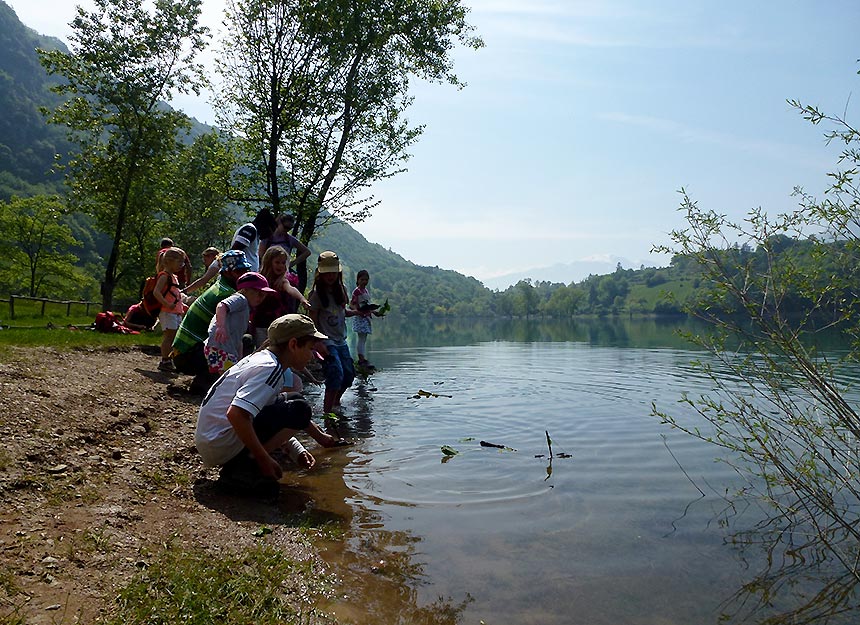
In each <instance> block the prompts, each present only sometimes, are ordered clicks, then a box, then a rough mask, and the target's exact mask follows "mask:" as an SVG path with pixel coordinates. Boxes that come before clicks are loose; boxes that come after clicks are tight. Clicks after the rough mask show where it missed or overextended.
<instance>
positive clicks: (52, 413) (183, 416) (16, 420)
mask: <svg viewBox="0 0 860 625" xmlns="http://www.w3.org/2000/svg"><path fill="white" fill-rule="evenodd" d="M4 360H5V362H4V363H2V364H0V398H2V412H0V501H2V503H0V623H3V622H18V621H17V620H14V619H15V617H22V618H23V621H22V622H26V623H33V624H41V623H46V624H47V623H52V624H56V623H74V622H86V623H90V622H94V621H97V620H99V619H100V618H103V617H105V616H106V615H109V614H110V612H111V610H112V609H113V598H114V597H115V595H116V591H117V589H119V588H120V587H122V586H123V585H124V584H125V583H126V582H127V581H128V580H129V579H130V577H131V576H132V575H134V573H135V572H136V571H138V570H139V569H141V568H143V567H146V566H147V565H148V559H149V558H150V557H152V556H151V555H150V554H153V553H156V552H159V551H160V550H161V549H163V545H164V544H165V542H166V541H168V540H172V541H173V544H176V545H179V546H181V547H194V548H198V547H199V548H205V549H207V550H209V551H212V552H213V553H217V552H218V551H220V550H236V549H243V548H246V547H250V546H252V545H253V544H255V543H258V542H259V540H260V539H259V538H258V537H257V536H255V532H254V530H255V529H256V528H259V526H260V525H261V524H268V523H271V525H270V526H269V525H267V527H270V529H271V530H272V533H271V534H267V535H266V536H265V540H266V541H267V543H268V544H272V545H276V546H277V547H278V548H279V549H282V550H283V551H284V552H285V553H286V555H287V556H288V557H291V558H293V559H301V560H306V559H311V558H312V555H311V554H312V550H311V549H310V546H309V545H308V544H307V542H306V540H305V539H304V538H303V536H302V535H301V534H300V533H299V531H298V530H297V529H295V528H293V527H290V526H288V525H284V524H283V519H282V518H280V519H278V518H274V516H275V515H279V511H278V509H277V508H275V507H273V506H271V505H266V504H263V503H255V502H253V501H246V500H239V501H237V500H235V499H232V498H227V497H223V496H221V495H219V493H218V492H217V489H216V488H215V487H214V480H215V478H216V477H217V474H216V472H215V471H213V470H207V469H205V468H204V467H203V465H202V464H201V462H200V459H199V456H198V455H197V453H196V451H195V450H194V448H193V430H194V424H195V419H196V411H197V405H198V402H199V397H195V396H192V395H189V394H188V393H187V392H185V391H184V390H183V389H182V385H181V383H182V382H183V381H185V380H184V379H183V378H181V377H180V378H176V376H173V375H170V374H162V373H159V372H157V371H156V363H157V356H156V355H155V352H152V353H144V351H141V350H138V349H129V350H120V349H113V350H92V351H71V352H57V351H54V350H52V349H46V348H32V349H15V350H13V352H12V354H11V355H10V356H9V357H8V358H5V359H4ZM175 383H176V384H175Z"/></svg>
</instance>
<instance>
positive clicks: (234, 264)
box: [221, 250, 251, 273]
mask: <svg viewBox="0 0 860 625" xmlns="http://www.w3.org/2000/svg"><path fill="white" fill-rule="evenodd" d="M250 268H251V263H249V262H248V259H247V258H245V252H243V251H241V250H227V251H226V252H224V253H223V254H221V273H224V272H225V271H237V270H241V269H245V270H248V269H250Z"/></svg>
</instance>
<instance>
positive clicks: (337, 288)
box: [308, 252, 358, 414]
mask: <svg viewBox="0 0 860 625" xmlns="http://www.w3.org/2000/svg"><path fill="white" fill-rule="evenodd" d="M308 301H309V302H310V304H311V319H313V320H314V323H315V324H316V327H317V328H319V330H320V331H321V332H322V333H323V334H325V335H327V336H328V339H327V340H326V341H325V343H324V347H323V350H322V355H323V357H324V358H325V362H324V364H323V371H324V372H325V396H324V399H323V414H328V413H330V412H333V411H336V410H339V409H340V398H341V397H342V396H343V394H344V392H345V391H346V389H348V388H349V387H350V386H351V385H352V381H353V380H354V379H355V366H354V364H353V362H352V356H351V355H350V353H349V346H348V345H347V344H346V317H352V316H353V315H356V314H358V313H357V312H356V311H354V310H347V308H346V303H347V298H346V287H345V286H344V284H343V273H342V269H341V266H340V259H339V258H338V257H337V254H335V253H334V252H323V253H322V254H320V255H319V259H318V260H317V270H316V272H315V273H314V284H313V288H312V289H311V292H310V295H309V296H308Z"/></svg>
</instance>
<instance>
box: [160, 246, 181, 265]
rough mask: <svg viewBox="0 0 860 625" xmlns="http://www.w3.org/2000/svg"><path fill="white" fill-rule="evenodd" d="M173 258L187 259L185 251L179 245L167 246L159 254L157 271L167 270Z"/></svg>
mask: <svg viewBox="0 0 860 625" xmlns="http://www.w3.org/2000/svg"><path fill="white" fill-rule="evenodd" d="M171 260H181V261H184V260H185V251H184V250H183V249H182V248H179V247H168V248H165V249H164V251H162V252H161V253H160V254H159V255H158V260H157V261H156V263H155V269H156V271H167V264H168V262H169V261H171Z"/></svg>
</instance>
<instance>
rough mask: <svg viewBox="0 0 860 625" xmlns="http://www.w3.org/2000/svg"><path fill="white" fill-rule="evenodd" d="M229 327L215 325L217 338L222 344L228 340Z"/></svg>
mask: <svg viewBox="0 0 860 625" xmlns="http://www.w3.org/2000/svg"><path fill="white" fill-rule="evenodd" d="M227 338H228V336H227V329H226V328H222V327H221V326H215V340H216V341H218V342H219V343H221V344H224V343H226V342H227Z"/></svg>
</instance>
